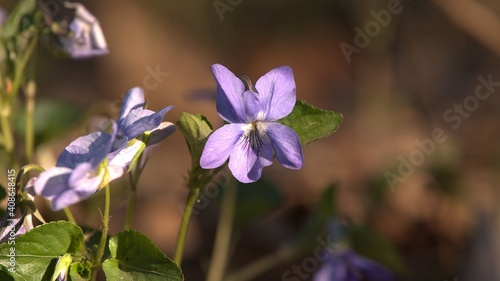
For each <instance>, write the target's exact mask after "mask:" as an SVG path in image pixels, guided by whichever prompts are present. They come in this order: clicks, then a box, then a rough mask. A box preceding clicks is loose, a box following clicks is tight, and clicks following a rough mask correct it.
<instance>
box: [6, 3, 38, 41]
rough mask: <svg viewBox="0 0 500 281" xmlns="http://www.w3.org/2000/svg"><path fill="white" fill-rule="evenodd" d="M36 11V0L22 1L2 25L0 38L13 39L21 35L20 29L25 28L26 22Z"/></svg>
mask: <svg viewBox="0 0 500 281" xmlns="http://www.w3.org/2000/svg"><path fill="white" fill-rule="evenodd" d="M36 9H37V1H36V0H22V1H19V4H18V5H17V6H16V8H15V9H14V10H13V11H12V13H11V14H10V16H9V17H8V19H7V20H6V21H5V23H4V24H3V25H2V33H3V34H2V36H3V37H4V38H9V37H15V36H16V34H19V33H21V31H22V28H23V27H25V26H26V24H25V21H26V20H28V19H29V18H30V17H31V16H32V15H33V13H34V12H35V11H36Z"/></svg>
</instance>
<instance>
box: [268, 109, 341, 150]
mask: <svg viewBox="0 0 500 281" xmlns="http://www.w3.org/2000/svg"><path fill="white" fill-rule="evenodd" d="M342 118H343V117H342V114H340V113H337V112H335V111H329V110H323V109H319V108H316V107H314V106H312V105H309V104H307V103H305V102H303V101H300V100H297V102H296V103H295V107H294V108H293V111H292V113H290V114H289V115H288V116H287V117H285V118H283V119H281V120H279V121H278V122H280V123H281V124H283V125H286V126H288V127H290V128H292V129H293V130H294V131H295V132H296V133H297V135H299V138H300V142H301V143H302V145H306V144H308V143H310V142H313V141H315V140H318V139H321V138H324V137H327V136H329V135H331V134H332V133H334V132H335V131H336V130H337V129H338V127H339V126H340V124H341V123H342Z"/></svg>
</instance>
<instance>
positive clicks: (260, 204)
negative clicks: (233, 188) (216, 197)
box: [234, 179, 284, 227]
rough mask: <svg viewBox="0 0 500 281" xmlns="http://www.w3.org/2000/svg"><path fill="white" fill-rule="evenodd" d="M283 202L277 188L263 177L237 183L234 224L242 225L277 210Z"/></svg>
mask: <svg viewBox="0 0 500 281" xmlns="http://www.w3.org/2000/svg"><path fill="white" fill-rule="evenodd" d="M283 203H284V198H283V195H282V194H281V193H280V192H279V190H278V189H277V188H276V187H275V186H274V185H272V184H271V183H269V182H267V181H265V180H263V179H261V180H259V181H257V182H254V183H249V184H243V183H238V195H237V199H236V210H235V214H234V219H235V226H236V227H244V226H245V225H247V224H249V223H252V222H254V221H256V220H258V219H259V218H261V217H263V216H265V215H268V214H270V213H271V212H272V211H275V210H277V209H278V208H280V207H281V206H282V205H283Z"/></svg>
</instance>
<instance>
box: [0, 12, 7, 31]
mask: <svg viewBox="0 0 500 281" xmlns="http://www.w3.org/2000/svg"><path fill="white" fill-rule="evenodd" d="M8 16H9V14H7V12H6V11H5V10H4V9H3V8H2V7H0V29H1V28H2V24H3V23H4V22H5V21H6V20H7V17H8Z"/></svg>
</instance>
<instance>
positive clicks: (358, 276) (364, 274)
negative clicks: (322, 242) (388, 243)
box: [313, 250, 396, 281]
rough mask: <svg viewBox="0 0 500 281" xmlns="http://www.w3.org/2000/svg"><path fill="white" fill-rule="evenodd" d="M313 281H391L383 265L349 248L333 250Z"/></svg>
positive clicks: (392, 275) (392, 277)
mask: <svg viewBox="0 0 500 281" xmlns="http://www.w3.org/2000/svg"><path fill="white" fill-rule="evenodd" d="M313 280H314V281H393V280H396V276H395V275H394V274H393V273H392V272H390V271H389V270H388V269H387V268H385V267H384V266H382V265H380V264H378V263H376V262H374V261H372V260H370V259H367V258H364V257H362V256H360V255H358V254H356V253H355V252H353V251H351V250H341V251H338V252H334V253H333V254H331V255H330V257H329V258H328V259H327V260H326V261H325V263H324V264H323V266H322V267H321V268H320V269H319V270H318V271H317V272H316V274H315V275H314V279H313Z"/></svg>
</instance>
